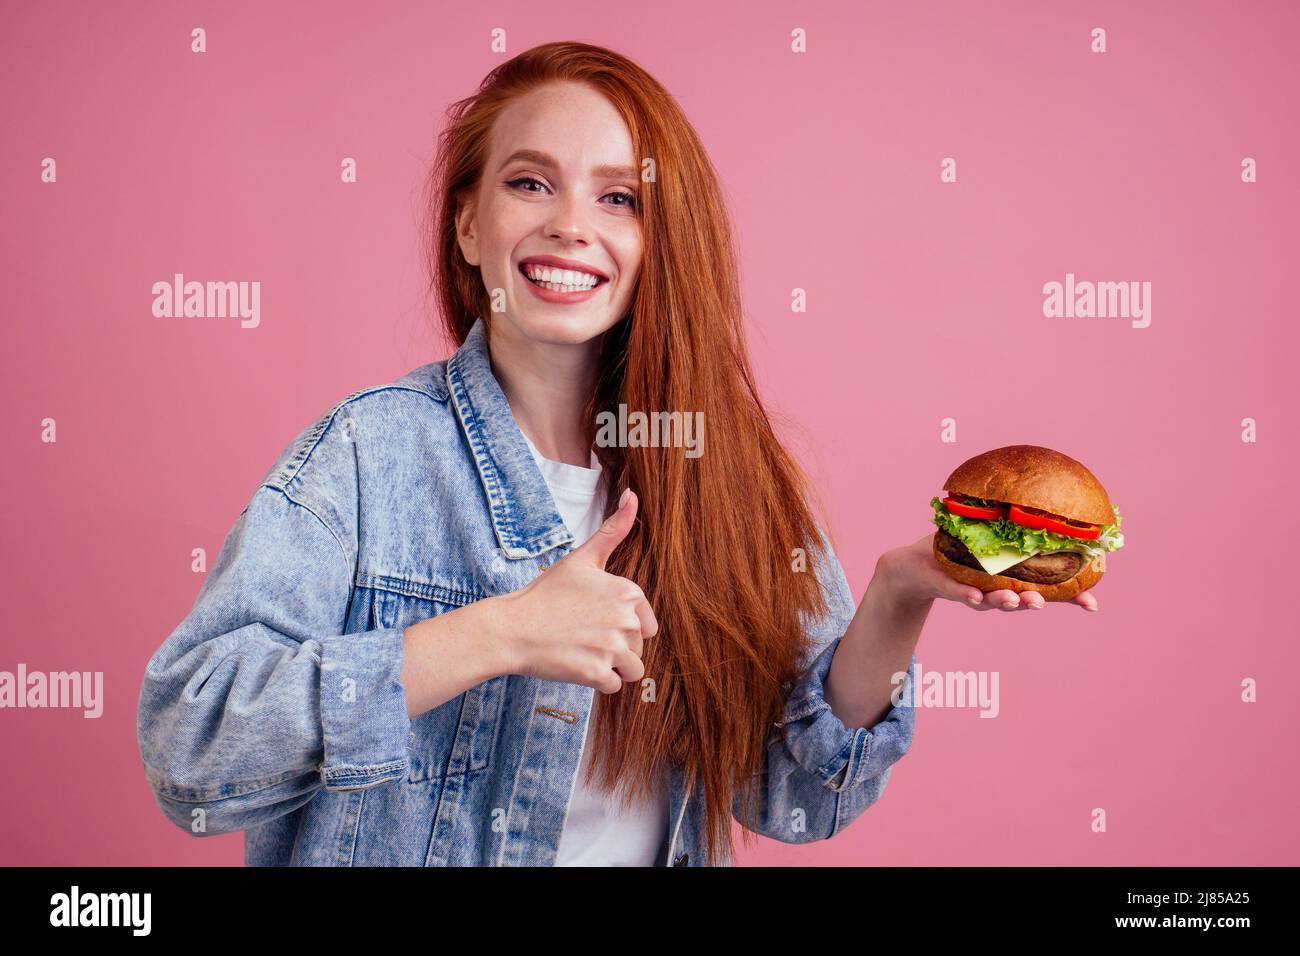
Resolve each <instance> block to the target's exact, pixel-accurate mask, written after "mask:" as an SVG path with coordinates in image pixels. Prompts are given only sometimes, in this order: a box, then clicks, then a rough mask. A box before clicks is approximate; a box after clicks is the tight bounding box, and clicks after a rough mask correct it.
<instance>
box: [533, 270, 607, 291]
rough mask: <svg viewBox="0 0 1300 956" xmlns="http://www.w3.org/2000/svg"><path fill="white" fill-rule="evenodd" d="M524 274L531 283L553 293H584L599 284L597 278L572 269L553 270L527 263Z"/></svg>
mask: <svg viewBox="0 0 1300 956" xmlns="http://www.w3.org/2000/svg"><path fill="white" fill-rule="evenodd" d="M524 272H525V274H526V275H527V276H528V278H529V279H531V280H532V281H533V282H535V283H537V284H538V285H540V286H542V287H544V288H547V289H551V290H552V291H555V292H585V291H587V290H588V289H592V288H594V287H595V286H596V285H597V283H599V281H600V278H599V276H595V275H592V274H591V273H589V272H579V271H576V270H573V269H554V268H551V267H550V266H538V265H533V264H532V263H527V264H525V266H524Z"/></svg>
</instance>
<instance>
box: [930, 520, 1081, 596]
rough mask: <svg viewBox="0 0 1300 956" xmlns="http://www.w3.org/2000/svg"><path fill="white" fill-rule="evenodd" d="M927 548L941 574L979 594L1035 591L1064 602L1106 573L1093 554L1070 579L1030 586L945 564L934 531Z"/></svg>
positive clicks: (999, 575) (1013, 579) (1023, 582)
mask: <svg viewBox="0 0 1300 956" xmlns="http://www.w3.org/2000/svg"><path fill="white" fill-rule="evenodd" d="M931 547H932V550H933V551H934V559H935V560H936V561H938V562H939V567H940V568H942V569H943V572H944V574H946V575H948V577H950V578H953V579H954V580H957V581H960V582H961V583H962V584H969V585H971V586H972V587H977V588H979V589H980V590H981V591H1037V592H1038V593H1039V594H1041V595H1042V596H1043V600H1044V601H1068V600H1070V598H1072V597H1074V596H1075V595H1076V594H1082V593H1083V592H1084V591H1086V590H1088V588H1090V587H1092V586H1093V585H1094V584H1096V583H1097V582H1098V581H1100V580H1101V576H1102V575H1103V574H1105V573H1106V555H1105V553H1104V552H1103V553H1102V554H1099V555H1097V557H1096V559H1095V560H1092V561H1089V562H1088V563H1087V564H1085V565H1084V566H1083V567H1082V568H1081V569H1080V570H1079V573H1078V574H1076V575H1075V576H1074V577H1072V578H1069V579H1068V580H1065V581H1062V582H1061V583H1060V584H1034V583H1032V582H1030V581H1021V580H1020V579H1019V578H1009V577H1007V576H1006V575H1005V574H987V573H985V572H984V571H976V570H975V569H974V568H968V567H966V565H964V564H958V563H957V562H955V561H949V560H948V559H947V558H946V557H944V555H943V552H942V551H940V550H939V533H938V532H935V535H934V543H933V545H932V546H931Z"/></svg>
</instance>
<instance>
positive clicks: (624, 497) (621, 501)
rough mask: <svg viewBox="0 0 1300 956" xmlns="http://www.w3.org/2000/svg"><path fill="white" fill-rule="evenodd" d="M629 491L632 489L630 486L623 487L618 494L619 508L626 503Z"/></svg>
mask: <svg viewBox="0 0 1300 956" xmlns="http://www.w3.org/2000/svg"><path fill="white" fill-rule="evenodd" d="M631 493H632V489H631V488H624V489H623V494H622V495H620V496H619V499H618V506H619V508H620V509H622V507H623V506H624V505H625V504H627V496H628V495H630V494H631Z"/></svg>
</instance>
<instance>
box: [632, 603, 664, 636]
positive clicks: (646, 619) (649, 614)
mask: <svg viewBox="0 0 1300 956" xmlns="http://www.w3.org/2000/svg"><path fill="white" fill-rule="evenodd" d="M636 616H637V617H638V618H640V620H641V636H642V637H654V636H655V635H656V634H658V633H659V620H658V619H657V618H656V617H655V612H654V609H653V608H652V607H650V602H649V601H647V600H645V599H642V600H640V601H637V602H636Z"/></svg>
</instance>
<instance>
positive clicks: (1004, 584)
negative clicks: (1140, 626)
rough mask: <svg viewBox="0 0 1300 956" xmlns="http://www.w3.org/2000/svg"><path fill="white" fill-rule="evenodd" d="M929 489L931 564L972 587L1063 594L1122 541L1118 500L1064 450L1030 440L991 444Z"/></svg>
mask: <svg viewBox="0 0 1300 956" xmlns="http://www.w3.org/2000/svg"><path fill="white" fill-rule="evenodd" d="M943 486H944V488H945V489H946V494H945V496H944V497H943V498H931V499H930V505H931V507H933V508H934V523H935V524H936V525H938V526H939V530H938V531H937V532H935V535H934V556H935V559H936V560H937V561H938V562H939V567H940V568H942V569H943V570H944V572H945V573H947V574H948V576H949V577H952V578H955V579H956V580H958V581H960V582H962V583H963V584H970V585H974V586H975V587H977V588H979V589H980V590H981V591H997V590H1011V591H1037V592H1038V593H1039V594H1041V595H1042V596H1043V600H1045V601H1068V600H1069V599H1070V598H1072V597H1074V596H1075V595H1076V594H1079V593H1080V592H1082V591H1086V590H1087V589H1088V588H1090V587H1092V586H1093V585H1094V584H1096V583H1097V582H1098V581H1099V580H1101V576H1102V574H1103V573H1104V572H1105V570H1106V553H1107V552H1108V551H1117V550H1119V549H1120V548H1122V547H1123V546H1124V535H1123V534H1121V533H1120V530H1119V527H1120V521H1121V518H1120V514H1119V508H1117V507H1116V506H1115V505H1113V504H1111V502H1110V496H1109V495H1107V494H1106V489H1105V488H1104V487H1102V484H1101V482H1100V481H1098V480H1097V478H1096V476H1094V475H1093V473H1092V472H1090V471H1089V470H1088V469H1087V468H1085V467H1083V465H1081V464H1079V463H1078V462H1077V461H1075V460H1074V459H1073V458H1070V457H1069V456H1068V455H1063V454H1061V453H1060V452H1059V451H1053V450H1052V449H1050V448H1042V447H1040V446H1038V445H1008V446H1006V447H1005V448H995V449H993V450H992V451H986V452H985V453H984V454H982V455H976V456H975V457H974V458H972V459H970V460H969V461H967V462H964V463H963V464H961V465H960V466H958V468H957V470H956V471H954V472H953V473H952V474H951V475H949V476H948V480H947V481H945V482H944V483H943Z"/></svg>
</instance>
